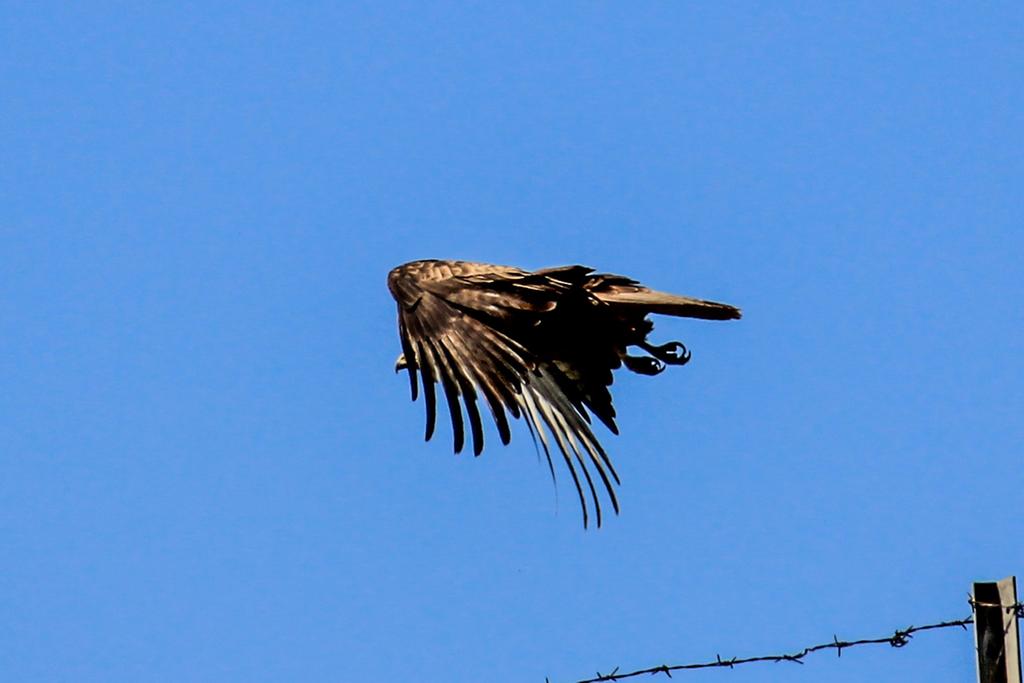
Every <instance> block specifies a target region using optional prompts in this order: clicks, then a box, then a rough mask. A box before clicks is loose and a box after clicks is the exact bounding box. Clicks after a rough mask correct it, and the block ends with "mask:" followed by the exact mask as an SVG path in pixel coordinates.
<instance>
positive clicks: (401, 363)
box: [395, 353, 409, 373]
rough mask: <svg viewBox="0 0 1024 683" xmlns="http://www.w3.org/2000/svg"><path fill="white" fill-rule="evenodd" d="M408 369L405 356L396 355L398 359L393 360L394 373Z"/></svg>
mask: <svg viewBox="0 0 1024 683" xmlns="http://www.w3.org/2000/svg"><path fill="white" fill-rule="evenodd" d="M408 367H409V361H407V360H405V354H404V353H400V354H398V358H396V359H395V372H396V373H397V372H400V371H401V370H405V369H406V368H408Z"/></svg>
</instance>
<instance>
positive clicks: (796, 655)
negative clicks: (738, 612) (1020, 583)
mask: <svg viewBox="0 0 1024 683" xmlns="http://www.w3.org/2000/svg"><path fill="white" fill-rule="evenodd" d="M968 602H970V604H971V610H972V612H973V610H974V608H976V607H1004V608H1005V609H1006V611H1007V614H1014V615H1015V616H1016V617H1017V618H1018V619H1024V603H1016V604H1013V605H989V604H987V603H980V602H975V601H973V600H970V599H969V600H968ZM973 623H974V617H973V616H969V617H965V618H964V619H954V620H952V621H940V622H938V623H935V624H926V625H924V626H908V627H907V628H902V629H896V630H895V631H893V633H892V635H889V636H882V637H880V638H862V639H860V640H839V637H838V636H836V635H835V634H833V635H832V641H831V642H828V643H822V644H820V645H811V646H810V647H805V648H804V649H802V650H799V651H797V652H791V653H789V654H785V653H783V654H778V655H761V656H759V657H732V658H730V659H723V658H722V656H721V655H715V659H713V660H711V661H707V662H695V663H692V664H671V665H670V664H659V665H658V666H652V667H648V668H646V669H637V670H636V671H629V672H625V673H619V667H615V668H614V669H612V670H611V671H610V672H608V673H605V674H602V673H600V672H597V675H596V676H595V677H594V678H586V679H583V680H580V681H578V683H603V682H604V681H621V680H623V679H626V678H633V677H634V676H644V675H653V674H665V676H667V677H668V678H672V672H673V671H686V670H690V669H712V668H717V667H729V668H730V669H731V668H734V667H736V666H739V665H740V664H752V663H754V662H793V663H795V664H803V663H804V661H803V660H804V658H805V657H806V656H807V655H809V654H812V653H814V652H820V651H822V650H835V651H836V656H838V657H842V655H843V650H844V649H845V648H850V647H856V646H858V645H889V646H891V647H896V648H900V647H904V646H905V645H907V644H909V643H910V640H911V639H912V638H913V637H914V634H915V633H920V632H922V631H934V630H936V629H942V628H952V627H954V626H959V627H960V628H962V629H964V630H965V631H966V630H967V626H968V624H973Z"/></svg>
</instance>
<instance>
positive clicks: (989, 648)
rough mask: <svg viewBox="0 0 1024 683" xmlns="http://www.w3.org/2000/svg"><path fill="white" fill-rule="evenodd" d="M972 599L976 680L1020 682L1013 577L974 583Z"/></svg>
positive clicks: (1015, 588) (983, 681)
mask: <svg viewBox="0 0 1024 683" xmlns="http://www.w3.org/2000/svg"><path fill="white" fill-rule="evenodd" d="M972 598H973V605H974V642H975V646H976V647H977V650H978V683H1021V672H1020V636H1019V634H1018V631H1017V580H1016V578H1015V577H1013V576H1010V577H1007V578H1005V579H1003V580H1002V581H991V582H988V581H986V582H979V583H975V584H974V589H973V591H972Z"/></svg>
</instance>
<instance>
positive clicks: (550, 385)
mask: <svg viewBox="0 0 1024 683" xmlns="http://www.w3.org/2000/svg"><path fill="white" fill-rule="evenodd" d="M388 289H390V290H391V294H392V295H393V296H394V297H395V300H396V301H397V302H398V330H399V336H400V337H401V340H402V351H403V353H402V355H400V356H399V357H398V361H397V363H396V364H395V372H398V371H399V370H402V369H405V370H408V372H409V385H410V388H411V391H412V399H413V400H414V401H415V400H416V397H417V394H418V386H417V385H418V382H417V373H419V377H420V378H421V379H422V383H423V396H424V400H425V402H426V409H427V431H426V439H427V440H428V441H429V440H430V437H431V436H432V435H433V433H434V420H435V416H436V408H437V400H436V397H435V395H434V384H435V383H440V384H441V387H442V388H443V391H444V397H445V400H446V402H447V404H448V411H449V413H451V420H452V432H453V434H454V439H455V452H456V453H458V452H460V451H461V450H462V447H463V444H464V441H465V437H464V424H463V415H462V408H463V406H464V407H465V411H466V416H467V417H468V419H469V428H470V432H471V434H472V438H473V452H474V454H476V455H479V454H480V453H481V451H482V450H483V447H484V437H483V426H482V423H481V420H480V411H479V410H478V408H477V400H478V398H479V397H480V396H481V395H482V397H483V401H484V402H486V403H487V407H488V408H489V409H490V412H491V415H492V417H493V418H494V423H495V425H496V426H497V429H498V435H499V436H500V437H501V441H502V443H504V444H508V443H509V440H510V439H511V434H510V432H509V423H508V418H507V416H506V414H505V413H506V411H507V412H508V413H509V414H511V415H512V417H514V418H517V419H518V418H519V417H520V416H525V419H524V420H523V421H524V422H525V423H526V426H527V429H528V430H529V431H530V435H531V437H533V439H534V443H536V442H537V440H538V438H539V440H540V445H541V447H542V448H543V450H544V454H545V456H546V457H547V461H548V468H549V469H550V471H551V476H552V478H554V476H555V468H554V463H553V462H552V457H551V453H552V450H553V447H552V444H551V438H553V439H554V443H555V445H556V446H557V448H558V451H559V452H560V453H561V455H562V458H563V459H564V460H565V464H566V466H567V467H568V469H569V473H570V474H571V475H572V479H573V483H574V484H575V485H576V491H577V493H578V494H579V499H580V506H581V507H582V508H583V526H584V527H586V526H587V522H588V512H587V500H586V496H585V495H584V489H583V485H582V483H581V481H580V473H582V475H583V479H584V481H586V486H587V488H588V489H589V492H590V497H591V499H592V500H593V502H594V510H595V512H596V516H597V525H598V526H601V503H600V500H599V498H598V495H597V489H596V487H595V486H594V479H593V477H592V476H591V469H593V470H594V471H596V472H597V475H598V476H599V477H600V479H601V482H602V483H603V485H604V488H605V490H606V491H607V492H608V497H609V499H610V500H611V503H612V507H613V508H614V509H615V512H616V513H618V511H619V502H618V499H617V498H616V496H615V489H614V487H613V484H612V482H613V481H614V482H615V483H616V484H618V483H619V477H618V475H617V474H616V473H615V468H614V467H613V466H612V462H611V460H610V459H609V458H608V454H607V453H605V451H604V449H603V448H602V447H601V444H600V443H598V441H597V438H596V437H595V436H594V434H593V432H591V430H590V426H589V423H590V416H589V414H588V412H587V411H589V412H590V413H593V414H594V415H596V416H597V418H598V419H600V420H601V422H603V423H604V425H605V426H606V427H608V429H610V430H611V431H612V432H613V433H615V434H618V431H619V430H618V428H617V427H616V426H615V409H614V408H613V407H612V397H611V394H610V393H609V391H608V387H609V386H610V385H611V383H612V370H615V369H617V368H619V367H620V366H622V365H625V366H626V368H628V369H629V370H632V371H633V372H636V373H640V374H643V375H657V374H658V373H660V372H661V371H662V370H664V369H665V365H666V364H668V365H684V364H686V363H687V362H688V361H689V360H690V352H689V351H688V350H687V349H686V347H685V346H683V344H681V343H680V342H677V341H673V342H668V343H667V344H662V345H660V346H654V345H652V344H650V343H648V341H647V335H648V334H649V333H650V332H651V330H652V329H653V328H654V323H652V322H651V321H650V320H649V319H648V318H647V315H648V314H650V313H660V314H663V315H673V316H682V317H688V318H703V319H705V320H731V319H735V318H739V317H740V311H739V309H737V308H735V307H733V306H730V305H728V304H720V303H715V302H713V301H703V300H701V299H691V298H689V297H685V296H677V295H675V294H667V293H665V292H657V291H654V290H652V289H648V288H647V287H644V286H643V285H641V284H639V283H638V282H636V281H635V280H631V279H630V278H628V277H623V276H621V275H609V274H606V273H595V272H594V271H593V269H592V268H586V267H584V266H562V267H559V268H545V269H543V270H536V271H533V272H531V271H527V270H521V269H519V268H514V267H511V266H494V265H489V264H486V263H472V262H469V261H438V260H424V261H413V262H411V263H406V264H405V265H401V266H398V267H397V268H395V269H394V270H392V271H391V272H390V273H388ZM628 347H636V348H638V349H641V350H642V351H645V352H646V353H647V354H648V355H630V354H629V353H627V348H628ZM460 399H461V405H460ZM545 427H546V428H547V430H546V431H545ZM577 466H578V467H577Z"/></svg>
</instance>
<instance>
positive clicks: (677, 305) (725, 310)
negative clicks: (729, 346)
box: [595, 287, 741, 320]
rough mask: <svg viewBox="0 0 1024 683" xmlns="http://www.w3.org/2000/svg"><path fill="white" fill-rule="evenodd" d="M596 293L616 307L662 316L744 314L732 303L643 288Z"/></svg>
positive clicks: (708, 317)
mask: <svg viewBox="0 0 1024 683" xmlns="http://www.w3.org/2000/svg"><path fill="white" fill-rule="evenodd" d="M595 294H596V295H597V297H598V298H599V299H601V300H602V301H604V302H605V303H608V304H611V305H613V306H628V307H637V308H642V309H644V310H646V311H647V312H650V313H660V314H662V315H675V316H679V317H683V318H702V319H704V320H735V319H737V318H739V317H740V316H741V313H740V309H738V308H736V307H735V306H730V305H729V304H722V303H718V302H717V301H705V300H704V299H693V298H691V297H688V296H679V295H677V294H669V293H668V292H658V291H655V290H653V289H647V288H643V287H630V288H628V289H627V288H615V289H612V290H610V291H603V292H600V293H596V292H595Z"/></svg>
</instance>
